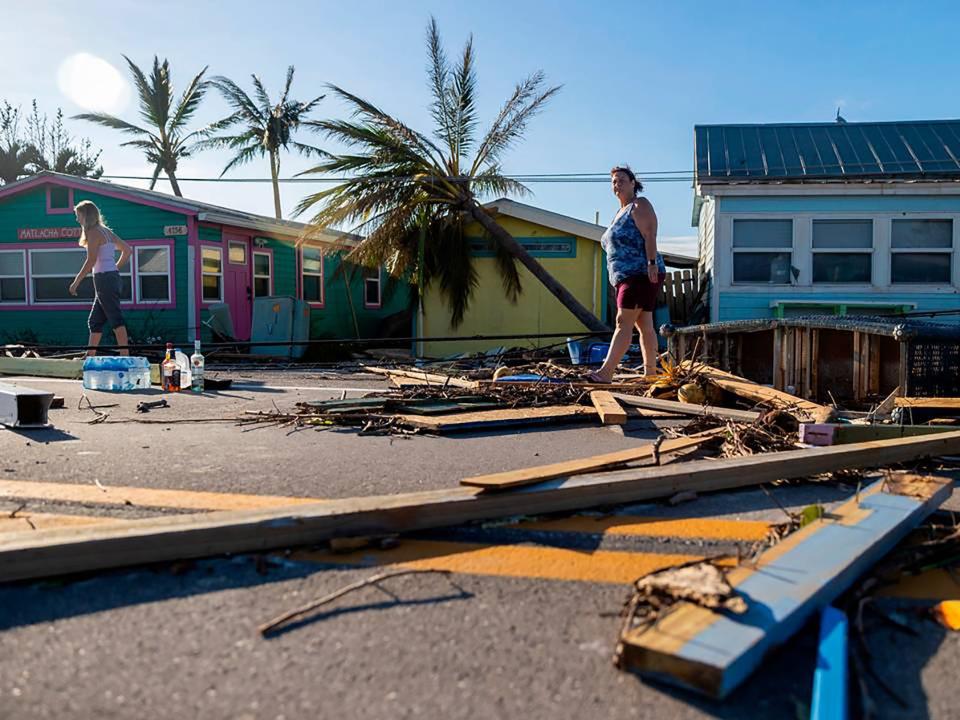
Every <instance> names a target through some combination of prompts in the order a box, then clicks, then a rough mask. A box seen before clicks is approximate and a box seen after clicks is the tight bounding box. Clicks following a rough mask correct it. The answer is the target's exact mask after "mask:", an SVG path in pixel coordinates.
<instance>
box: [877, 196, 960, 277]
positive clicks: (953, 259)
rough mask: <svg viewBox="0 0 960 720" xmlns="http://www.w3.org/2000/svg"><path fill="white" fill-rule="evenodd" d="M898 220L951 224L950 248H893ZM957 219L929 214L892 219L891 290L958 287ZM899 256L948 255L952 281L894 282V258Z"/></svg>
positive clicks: (889, 234)
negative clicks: (894, 225)
mask: <svg viewBox="0 0 960 720" xmlns="http://www.w3.org/2000/svg"><path fill="white" fill-rule="evenodd" d="M897 220H907V221H911V220H942V221H949V222H950V247H949V248H895V247H894V246H893V223H894V222H895V221H897ZM957 234H958V228H957V217H956V216H933V215H930V214H927V213H924V214H923V216H922V217H921V216H920V215H919V214H914V213H909V214H906V215H897V216H896V217H891V218H890V221H889V233H888V237H889V241H890V245H889V255H890V262H889V267H888V274H887V284H888V285H889V286H890V287H891V288H896V289H898V290H900V289H902V288H922V287H926V288H937V287H947V286H949V287H956V286H957V284H958V282H960V276H958V274H957ZM898 254H906V255H946V256H948V257H949V258H950V280H949V281H947V283H946V284H943V283H895V282H894V281H893V256H894V255H898Z"/></svg>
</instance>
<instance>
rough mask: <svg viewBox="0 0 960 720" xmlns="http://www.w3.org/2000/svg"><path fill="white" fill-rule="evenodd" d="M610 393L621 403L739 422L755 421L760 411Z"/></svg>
mask: <svg viewBox="0 0 960 720" xmlns="http://www.w3.org/2000/svg"><path fill="white" fill-rule="evenodd" d="M612 395H613V396H614V397H615V398H616V399H617V400H619V401H620V402H621V403H624V404H626V405H634V406H636V407H641V408H645V409H647V410H662V411H664V412H671V413H677V414H678V415H692V416H694V417H697V416H700V415H715V416H717V417H719V418H723V419H724V420H738V421H740V422H755V421H756V420H758V419H759V418H760V413H758V412H753V411H752V410H734V409H732V408H722V407H711V406H709V405H691V404H690V403H682V402H678V401H676V400H659V399H657V398H648V397H640V396H639V395H624V394H623V393H612Z"/></svg>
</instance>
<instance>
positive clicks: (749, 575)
mask: <svg viewBox="0 0 960 720" xmlns="http://www.w3.org/2000/svg"><path fill="white" fill-rule="evenodd" d="M911 440H912V439H911ZM887 442H890V441H887ZM865 444H869V443H865ZM847 447H850V446H847ZM951 490H952V481H951V480H950V479H949V478H938V477H923V476H916V475H913V476H905V477H902V478H901V479H900V480H899V481H898V482H897V483H893V484H890V485H888V483H887V481H886V480H881V481H878V482H876V483H874V484H873V485H871V486H870V487H869V488H867V490H866V491H864V492H863V493H861V494H860V495H859V497H855V498H854V499H852V500H850V501H848V502H846V503H844V504H843V505H841V506H840V507H839V508H837V509H836V510H834V511H832V512H831V513H829V514H828V515H826V516H825V517H824V518H823V519H822V520H817V521H815V522H813V523H810V524H809V525H807V526H806V527H804V528H801V529H800V530H798V531H796V532H795V533H793V534H792V535H790V536H788V537H787V538H785V539H784V540H783V541H781V542H780V543H778V544H777V545H776V546H774V547H773V548H771V549H770V550H767V551H766V552H765V553H763V554H762V555H761V556H760V559H759V560H758V561H757V563H756V564H755V565H752V566H749V567H748V566H741V567H739V568H737V569H735V570H733V571H732V572H731V573H730V574H729V575H728V576H727V580H728V581H729V582H730V584H731V585H732V586H733V588H734V589H735V590H736V591H737V593H738V594H739V595H740V596H742V597H743V598H744V599H745V600H746V601H747V611H746V612H745V613H743V614H741V615H737V614H735V613H732V612H728V611H725V612H723V613H720V612H715V611H713V610H710V609H707V608H704V607H702V606H700V605H696V604H694V603H691V602H686V601H681V602H679V603H677V604H676V605H674V606H673V607H672V608H670V610H669V611H667V612H666V613H665V614H664V615H663V616H662V617H660V618H658V620H657V622H656V623H654V624H653V625H649V626H645V627H641V628H637V629H634V630H631V631H628V632H627V633H626V634H625V635H624V637H623V638H622V642H623V659H624V662H625V663H626V665H627V667H629V668H631V669H633V670H636V671H638V672H640V673H641V674H644V675H649V676H651V677H654V678H657V679H659V680H665V681H667V682H670V683H673V684H676V685H680V686H682V687H686V688H689V689H692V690H695V691H698V692H701V693H704V694H706V695H709V696H711V697H714V698H723V697H726V696H727V695H728V694H730V692H731V691H733V690H734V689H735V688H736V687H737V686H738V685H740V684H741V683H742V682H743V681H744V680H745V679H746V678H747V677H749V675H750V674H751V673H752V672H753V671H754V670H755V669H756V668H757V667H758V666H759V665H760V663H761V661H762V660H763V657H764V655H765V654H766V653H767V651H769V650H770V649H771V648H772V647H774V646H776V645H779V644H781V643H783V642H786V641H787V640H789V639H790V637H791V636H792V635H793V634H794V633H795V632H797V630H799V629H800V628H801V627H802V626H803V623H804V622H806V620H807V618H809V617H810V616H811V615H812V614H813V613H815V612H817V611H818V610H820V609H822V608H823V607H825V606H827V605H829V604H830V603H831V602H832V601H833V600H834V598H836V597H837V596H838V595H840V593H842V592H843V591H844V590H846V589H847V588H848V587H849V586H850V585H851V584H852V583H853V582H854V581H855V580H856V579H857V578H858V577H859V576H860V575H862V574H863V573H864V572H866V571H867V570H868V569H869V568H870V567H871V566H872V565H873V564H874V563H876V562H877V561H878V560H880V558H882V557H883V556H884V555H885V554H886V553H888V552H889V551H890V550H892V549H893V548H894V547H895V546H896V544H897V543H898V542H899V541H900V540H902V539H903V538H904V537H905V536H906V535H907V533H908V532H909V531H910V530H911V529H913V528H914V527H916V526H917V525H918V524H920V522H922V521H923V519H924V518H926V517H927V516H928V515H929V514H930V513H932V512H933V511H934V510H936V509H937V508H938V507H939V506H940V504H941V503H942V502H943V501H944V500H946V499H947V498H948V497H950V492H951Z"/></svg>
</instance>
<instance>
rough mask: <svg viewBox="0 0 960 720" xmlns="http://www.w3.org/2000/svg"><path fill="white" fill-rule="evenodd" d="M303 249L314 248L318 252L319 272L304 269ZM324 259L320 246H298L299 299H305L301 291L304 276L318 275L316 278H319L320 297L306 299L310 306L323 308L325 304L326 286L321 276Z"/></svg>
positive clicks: (323, 270) (323, 269)
mask: <svg viewBox="0 0 960 720" xmlns="http://www.w3.org/2000/svg"><path fill="white" fill-rule="evenodd" d="M304 250H316V251H317V252H319V253H320V272H318V273H315V272H307V271H306V270H305V267H306V266H305V264H304V258H303V252H304ZM324 259H325V257H324V254H323V250H322V249H321V248H317V247H308V246H303V247H301V248H300V299H301V300H306V298H305V297H304V292H303V278H305V277H318V278H320V299H319V300H307V302H308V303H310V307H315V308H323V307H324V305H325V304H326V302H325V301H326V299H327V298H326V295H327V289H326V287H325V286H324V278H323V275H324V272H325V270H326V268H325V265H326V263H325V262H324Z"/></svg>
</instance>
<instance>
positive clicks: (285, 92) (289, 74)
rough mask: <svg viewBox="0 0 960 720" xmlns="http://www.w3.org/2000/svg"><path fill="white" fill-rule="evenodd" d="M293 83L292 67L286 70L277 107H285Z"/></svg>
mask: <svg viewBox="0 0 960 720" xmlns="http://www.w3.org/2000/svg"><path fill="white" fill-rule="evenodd" d="M292 83H293V65H291V66H290V67H288V68H287V79H286V81H284V83H283V92H282V93H280V100H279V101H277V105H285V104H286V102H287V97H289V95H290V85H291V84H292Z"/></svg>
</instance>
